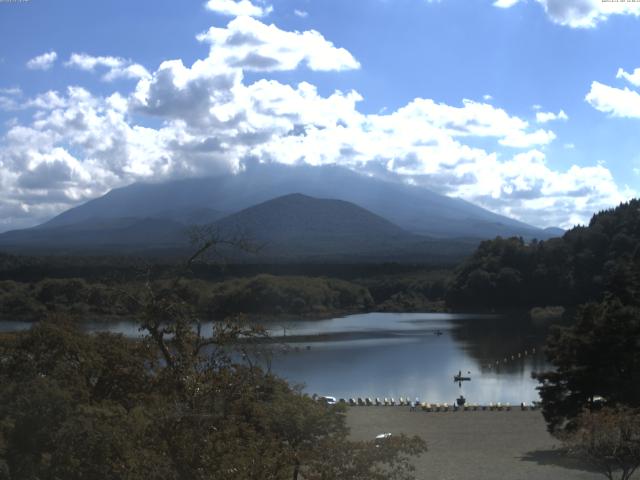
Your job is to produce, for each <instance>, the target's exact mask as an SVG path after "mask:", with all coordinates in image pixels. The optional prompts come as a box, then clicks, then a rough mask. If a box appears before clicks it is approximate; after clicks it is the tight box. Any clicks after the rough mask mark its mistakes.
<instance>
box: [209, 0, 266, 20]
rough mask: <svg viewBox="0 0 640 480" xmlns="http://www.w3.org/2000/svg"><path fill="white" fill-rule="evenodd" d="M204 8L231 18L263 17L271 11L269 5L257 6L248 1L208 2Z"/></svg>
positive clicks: (225, 0)
mask: <svg viewBox="0 0 640 480" xmlns="http://www.w3.org/2000/svg"><path fill="white" fill-rule="evenodd" d="M206 8H207V9H208V10H211V11H212V12H216V13H220V14H222V15H228V16H232V17H240V16H247V17H263V16H265V15H268V14H269V13H271V12H272V11H273V7H272V6H271V5H267V6H259V5H255V4H253V3H251V2H250V1H249V0H209V1H208V2H207V3H206Z"/></svg>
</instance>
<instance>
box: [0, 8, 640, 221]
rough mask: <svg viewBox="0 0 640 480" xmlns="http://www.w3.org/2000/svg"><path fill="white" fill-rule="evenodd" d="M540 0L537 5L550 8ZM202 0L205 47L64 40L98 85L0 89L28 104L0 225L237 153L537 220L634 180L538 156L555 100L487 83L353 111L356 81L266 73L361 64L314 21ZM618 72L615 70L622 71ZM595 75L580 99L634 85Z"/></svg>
mask: <svg viewBox="0 0 640 480" xmlns="http://www.w3.org/2000/svg"><path fill="white" fill-rule="evenodd" d="M502 3H503V4H504V3H505V2H502ZM543 3H544V5H545V8H546V9H547V10H548V11H549V12H551V11H552V10H553V8H555V7H553V3H554V2H551V1H548V2H543ZM576 3H578V2H576ZM587 3H589V2H587ZM500 6H507V5H500ZM206 8H207V9H209V10H212V11H214V12H217V13H219V14H223V15H228V16H231V17H233V18H231V19H230V20H228V19H227V20H225V21H226V22H227V23H226V25H225V26H212V27H211V28H209V29H208V30H206V31H203V32H200V33H198V34H197V35H196V41H198V42H201V43H203V44H205V45H208V47H209V52H208V55H206V56H205V57H203V58H199V59H197V60H195V61H194V62H191V63H190V64H189V63H187V62H186V61H185V60H184V59H182V58H175V59H172V60H167V61H164V62H162V63H161V64H160V65H159V66H157V67H155V68H153V67H151V66H149V65H145V66H143V65H142V64H140V63H138V62H136V61H135V59H124V58H121V57H118V56H116V55H114V56H93V55H91V53H73V54H72V55H71V56H70V57H69V59H68V61H66V62H65V64H64V65H65V67H66V68H67V69H69V70H74V69H75V70H82V71H84V72H89V73H93V74H95V75H98V76H100V78H101V79H102V80H104V81H105V82H108V83H109V84H111V83H113V85H114V87H113V88H114V89H113V91H112V93H111V94H109V95H100V94H97V93H94V92H91V91H90V90H88V89H87V88H84V87H82V86H79V85H76V84H73V85H69V86H68V87H67V89H66V91H46V92H43V93H41V94H39V95H37V96H35V97H31V98H25V97H24V95H22V94H21V92H3V91H0V108H4V109H5V110H10V109H11V110H15V111H23V112H28V113H29V116H27V117H26V118H30V120H16V121H15V122H14V123H13V124H12V125H10V126H9V128H8V129H7V131H6V133H5V135H4V137H3V138H2V139H1V140H0V141H1V146H2V148H1V149H0V166H1V169H0V187H1V188H0V219H1V220H0V229H1V230H5V229H8V228H13V227H21V226H29V225H32V224H34V223H36V222H37V221H40V220H43V219H45V218H48V217H50V216H52V215H54V214H57V213H59V212H60V211H62V210H64V209H66V208H69V207H71V206H74V205H77V204H79V203H81V202H84V201H86V200H88V199H91V198H95V197H97V196H99V195H102V194H104V193H105V192H107V191H108V190H110V189H112V188H115V187H120V186H123V185H127V184H130V183H132V182H135V181H163V180H170V179H175V178H182V177H197V176H210V175H213V174H216V173H222V172H229V171H234V172H237V171H240V170H242V169H243V166H244V164H245V162H246V161H248V160H251V161H256V160H257V161H261V162H278V163H284V164H309V165H328V164H338V165H341V166H346V167H348V168H351V169H353V170H357V171H362V172H367V173H369V174H371V175H376V176H382V177H389V178H393V179H394V180H397V181H402V182H408V183H411V184H416V185H424V186H425V187H427V188H430V189H432V190H434V191H437V192H439V193H444V194H447V195H451V196H458V197H461V198H464V199H466V200H469V201H471V202H474V203H477V204H479V205H481V206H483V207H485V208H488V209H490V210H493V211H495V212H497V213H501V214H504V215H508V216H511V217H514V218H517V219H520V220H522V221H525V222H528V223H531V224H534V225H538V226H542V227H545V226H551V225H555V226H562V227H569V226H571V225H574V224H576V223H580V222H584V221H585V220H586V219H588V218H589V216H590V215H591V214H592V213H593V212H594V211H596V210H599V209H601V208H604V207H609V206H611V205H614V204H617V203H619V202H620V201H623V200H625V199H627V198H629V197H630V196H631V195H632V194H633V193H634V192H632V191H631V190H630V189H628V188H626V187H620V186H618V185H617V184H616V182H615V181H614V179H613V176H612V174H611V172H610V171H609V170H608V169H607V168H606V166H604V165H595V166H579V165H571V166H569V167H568V168H566V169H563V170H558V169H553V168H551V167H550V166H549V165H548V164H547V158H546V156H547V154H546V153H545V148H546V147H547V146H548V145H550V144H551V143H552V142H554V141H555V140H556V138H557V134H556V133H555V132H554V131H553V130H552V129H551V127H550V123H551V122H552V121H557V120H563V121H565V122H566V121H568V120H569V116H568V115H567V114H566V113H565V112H564V111H563V110H561V111H560V112H559V113H557V114H556V113H553V112H548V113H545V112H538V113H537V118H536V117H534V118H532V119H530V120H527V119H525V118H521V117H520V116H518V115H515V114H513V113H510V112H508V111H506V110H505V109H503V108H499V107H497V106H494V105H493V104H492V103H491V98H490V97H486V99H485V100H482V101H478V100H473V99H465V98H461V99H460V100H459V101H457V102H453V103H452V104H449V103H446V102H443V101H439V100H436V99H432V98H420V97H419V98H414V99H413V100H411V101H410V102H408V103H407V104H406V105H404V106H401V107H400V108H397V109H395V110H392V111H389V112H384V113H378V114H371V113H364V112H363V111H361V109H359V104H360V103H361V102H362V100H363V97H362V95H361V94H360V93H358V92H357V91H356V90H350V91H341V90H335V91H334V92H333V93H330V94H328V95H323V94H321V93H320V91H319V89H318V87H317V86H316V85H314V84H313V83H311V82H310V81H301V82H297V83H293V84H289V83H286V82H284V81H282V80H277V79H275V78H273V76H274V74H276V73H282V72H292V71H297V72H302V73H304V72H309V73H310V74H311V73H316V72H325V73H326V74H333V75H339V74H340V72H345V71H352V72H353V71H360V70H364V71H366V65H362V64H361V63H360V62H359V61H358V59H357V58H355V56H354V55H353V54H352V53H351V52H350V51H349V50H347V49H346V48H345V47H343V46H340V45H335V44H334V43H333V42H332V41H331V40H330V39H328V38H325V37H324V36H323V34H322V33H320V32H318V31H315V30H305V31H295V30H291V31H287V30H283V29H281V28H279V27H278V26H277V25H274V24H270V23H269V22H268V21H267V20H265V18H266V17H268V14H269V12H270V11H271V10H270V9H271V7H270V6H269V5H267V4H257V3H251V2H249V1H248V0H241V1H237V2H233V1H231V0H225V1H220V0H218V1H216V2H214V1H210V2H208V3H207V4H206ZM553 11H555V10H553ZM572 11H573V10H572ZM580 11H582V10H580ZM550 14H551V13H550ZM237 15H239V16H237ZM576 15H577V14H576ZM373 41H375V39H373ZM34 60H35V59H34ZM54 61H55V58H54ZM41 74H42V75H47V74H48V73H47V72H42V73H41ZM621 75H622V76H623V77H624V78H627V80H629V81H630V82H633V81H635V80H636V77H637V76H638V75H637V72H632V73H627V72H623V74H621ZM115 80H118V82H115ZM596 83H597V82H594V85H596ZM607 88H610V87H606V86H604V85H600V84H598V86H596V91H595V93H594V88H593V87H592V92H591V93H590V94H589V96H588V97H587V100H588V101H589V102H590V103H591V104H592V105H594V106H595V107H596V108H598V109H599V110H602V111H604V112H608V113H611V114H618V113H619V114H624V115H626V116H629V115H630V114H631V113H632V112H635V110H632V111H629V109H633V108H635V107H634V106H633V105H635V103H633V102H631V103H629V100H630V99H631V100H633V99H634V98H635V97H633V95H638V94H637V93H636V92H634V91H630V90H621V91H620V92H622V93H620V92H618V93H616V94H617V95H618V96H622V97H625V98H618V97H616V96H615V95H611V92H610V91H608V90H607ZM626 97H631V98H630V99H629V98H626ZM639 98H640V97H639ZM633 101H635V100H633ZM625 104H626V106H625ZM636 110H638V109H636ZM22 118H25V117H22Z"/></svg>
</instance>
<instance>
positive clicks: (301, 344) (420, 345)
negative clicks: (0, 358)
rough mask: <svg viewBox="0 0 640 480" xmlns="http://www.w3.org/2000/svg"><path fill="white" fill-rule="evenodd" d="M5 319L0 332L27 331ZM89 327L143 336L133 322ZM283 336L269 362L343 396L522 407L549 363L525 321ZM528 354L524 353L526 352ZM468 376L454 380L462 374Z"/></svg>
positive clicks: (336, 328)
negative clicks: (536, 375) (463, 400)
mask: <svg viewBox="0 0 640 480" xmlns="http://www.w3.org/2000/svg"><path fill="white" fill-rule="evenodd" d="M28 326H29V325H28V324H23V323H21V322H0V330H17V329H21V328H28ZM87 329H88V330H90V331H98V330H101V331H105V330H106V331H111V332H116V333H122V334H125V335H127V336H132V337H135V336H138V335H140V333H139V332H138V329H137V327H136V326H135V324H132V323H131V322H124V321H123V322H117V323H109V324H104V323H94V324H90V325H88V326H87ZM270 331H271V334H272V335H273V336H274V337H276V339H277V340H278V343H277V345H275V346H273V347H272V348H271V350H270V351H271V353H270V355H269V359H268V360H267V361H264V360H263V365H264V366H265V367H269V368H271V370H272V371H273V372H275V373H277V374H279V375H280V376H282V377H284V378H286V379H287V380H289V381H291V382H293V383H300V384H304V385H305V387H304V388H305V391H307V392H309V393H317V394H319V395H332V396H335V397H338V398H341V397H342V398H350V397H372V398H374V397H381V398H383V397H394V398H396V399H397V398H398V397H401V396H402V397H409V398H411V399H415V398H416V397H418V398H419V399H420V400H421V401H427V402H431V403H436V402H439V403H443V402H448V403H453V401H454V400H455V398H456V397H458V396H459V395H460V394H463V395H464V396H465V397H466V398H467V400H468V402H471V403H483V404H484V403H489V402H494V403H496V402H502V403H507V402H508V403H511V404H518V403H520V402H523V401H524V402H531V401H533V400H537V399H538V393H537V391H536V386H537V382H536V381H535V380H533V379H532V378H531V373H532V372H535V371H542V370H545V369H546V368H548V365H546V364H545V361H544V356H543V354H542V346H543V343H544V338H545V336H546V329H545V328H540V327H535V326H534V325H532V324H531V323H530V322H529V321H528V320H526V319H524V318H515V317H513V316H487V315H484V316H483V315H468V314H465V315H462V314H435V313H424V314H420V313H407V314H398V313H368V314H361V315H352V316H348V317H343V318H333V319H328V320H320V321H286V322H280V323H276V324H273V323H272V324H270ZM525 352H526V354H525ZM460 371H461V372H462V373H463V376H467V377H470V378H471V380H470V381H465V382H463V383H462V386H459V384H457V383H454V381H453V376H454V374H457V373H458V372H460Z"/></svg>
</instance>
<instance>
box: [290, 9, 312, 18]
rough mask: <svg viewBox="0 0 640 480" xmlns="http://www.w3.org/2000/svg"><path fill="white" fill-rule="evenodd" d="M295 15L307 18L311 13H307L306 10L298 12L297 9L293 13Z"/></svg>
mask: <svg viewBox="0 0 640 480" xmlns="http://www.w3.org/2000/svg"><path fill="white" fill-rule="evenodd" d="M293 13H294V15H295V16H296V17H300V18H307V17H308V16H309V12H307V11H305V10H298V9H295V10H294V11H293Z"/></svg>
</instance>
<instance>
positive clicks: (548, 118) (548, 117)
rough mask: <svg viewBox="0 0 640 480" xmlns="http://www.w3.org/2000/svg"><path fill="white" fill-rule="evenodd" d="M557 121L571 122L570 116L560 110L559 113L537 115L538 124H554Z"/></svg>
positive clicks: (540, 113) (539, 113) (538, 113)
mask: <svg viewBox="0 0 640 480" xmlns="http://www.w3.org/2000/svg"><path fill="white" fill-rule="evenodd" d="M555 120H563V121H567V120H569V116H568V115H567V114H566V113H565V112H564V110H560V111H559V112H558V113H553V112H537V113H536V122H538V123H547V122H553V121H555Z"/></svg>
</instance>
